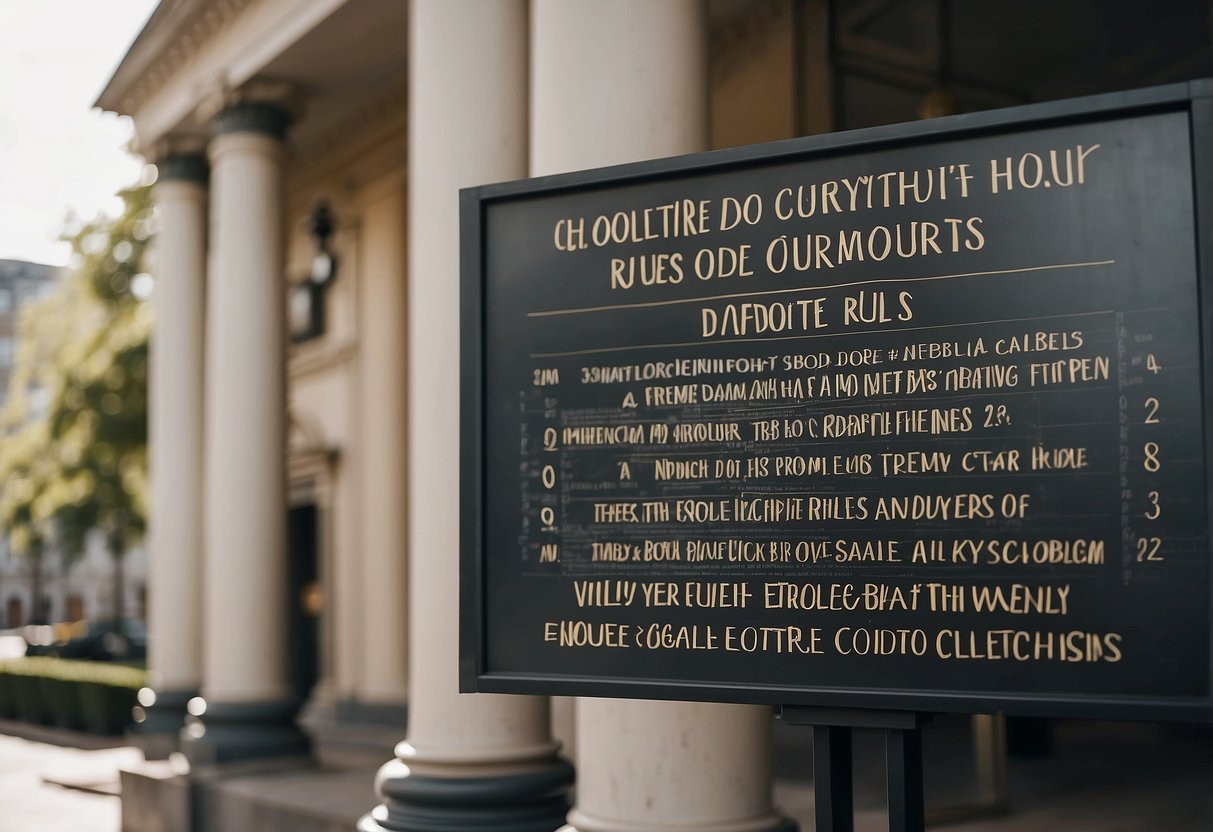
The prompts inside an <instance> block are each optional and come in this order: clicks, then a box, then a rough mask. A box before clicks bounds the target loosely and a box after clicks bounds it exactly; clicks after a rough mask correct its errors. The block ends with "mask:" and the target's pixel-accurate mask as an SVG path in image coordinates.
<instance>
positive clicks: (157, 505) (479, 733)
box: [98, 0, 1208, 832]
mask: <svg viewBox="0 0 1213 832" xmlns="http://www.w3.org/2000/svg"><path fill="white" fill-rule="evenodd" d="M851 5H855V6H861V5H866V6H873V4H831V3H828V2H826V0H727V1H726V0H714V2H707V3H705V2H702V0H530V1H529V2H528V0H409V2H404V0H165V2H163V3H161V5H160V6H159V8H157V10H156V11H155V12H154V13H153V15H152V17H151V18H150V19H149V21H148V23H147V24H146V26H145V28H144V30H143V32H142V33H141V34H140V35H139V37H138V38H137V39H136V41H135V42H134V43H133V44H132V46H131V47H130V50H129V51H128V53H127V55H126V57H125V58H124V60H123V61H122V63H121V65H120V66H119V67H118V69H117V71H116V72H115V74H114V76H113V78H112V79H111V80H110V82H109V83H108V85H107V86H106V87H105V89H104V91H103V93H102V95H101V97H100V99H99V101H98V106H100V107H101V108H103V109H105V110H108V111H113V112H117V113H121V114H124V115H128V116H130V117H131V118H132V119H133V122H134V127H135V135H136V147H137V150H138V152H139V153H140V154H142V155H143V156H144V158H146V159H147V161H148V162H149V163H153V164H155V165H156V166H157V168H158V170H159V178H158V181H157V184H156V195H157V196H156V199H157V210H158V214H159V232H158V239H157V249H158V258H159V259H158V266H157V273H156V280H157V287H156V305H157V324H156V332H155V336H154V346H153V362H154V363H153V375H152V390H153V392H152V415H151V425H150V430H151V455H150V457H151V476H152V482H153V505H152V509H153V514H152V522H151V527H150V539H149V549H150V553H151V564H150V574H149V579H148V582H149V589H148V618H149V631H150V659H149V667H150V670H151V679H152V691H150V692H148V693H147V694H146V695H145V696H144V705H145V706H146V711H147V719H146V722H145V723H144V728H145V730H146V731H147V732H149V733H156V732H160V733H161V734H162V735H166V736H177V735H178V734H179V735H180V737H181V746H182V748H183V750H184V751H185V754H186V756H187V757H188V759H189V760H190V762H191V765H192V766H193V767H194V770H195V771H196V772H203V771H208V770H212V769H214V768H215V767H220V768H222V766H224V765H225V764H228V763H245V762H247V761H249V760H257V759H262V760H266V759H275V760H276V759H279V758H298V757H300V756H306V755H309V754H311V755H315V756H321V757H325V755H328V757H329V758H331V757H332V756H333V755H337V754H340V753H342V752H345V753H354V752H355V751H357V750H358V749H362V751H363V752H364V753H365V752H367V751H368V750H369V753H380V754H381V755H382V756H383V759H388V758H389V755H391V759H390V761H388V762H386V763H385V764H384V765H383V766H382V768H381V769H380V771H379V775H378V777H377V779H376V782H375V789H376V793H377V795H378V805H377V806H376V805H374V804H373V803H370V802H368V805H367V806H366V807H365V810H366V813H365V815H364V817H363V818H362V820H361V821H360V823H359V828H360V829H361V830H363V832H372V831H373V830H446V829H464V830H476V829H484V830H490V829H492V830H520V831H521V830H536V831H537V832H538V830H555V829H556V828H558V827H560V826H561V825H562V824H564V823H566V822H567V823H568V824H569V826H568V827H567V829H568V830H569V832H573V830H576V832H641V831H642V830H684V829H697V830H705V832H706V831H708V830H710V832H775V830H788V829H791V828H794V824H792V823H791V822H790V821H788V820H786V819H785V818H783V817H782V816H781V814H780V812H779V811H778V810H777V809H776V808H775V807H774V806H773V803H772V798H771V783H772V778H771V754H770V743H771V713H770V711H769V709H766V708H761V707H756V706H741V705H720V704H703V703H697V704H692V703H679V702H650V701H623V700H605V699H593V700H591V699H585V700H579V701H577V702H571V701H559V702H550V701H549V700H548V699H546V698H536V697H517V696H489V695H466V694H460V693H459V692H458V661H459V657H458V552H459V540H458V534H459V518H458V495H459V482H458V459H459V434H458V415H457V414H458V412H459V353H460V346H461V344H460V332H459V280H458V277H459V226H458V191H459V189H460V188H462V187H468V186H474V185H481V184H485V183H489V182H497V181H503V180H511V179H519V178H524V177H528V176H531V177H533V176H543V175H548V174H554V173H560V172H564V171H571V170H578V169H585V168H592V167H599V166H605V165H612V164H618V163H624V162H631V161H636V160H641V159H651V158H657V157H662V156H670V155H676V154H683V153H690V152H695V151H702V150H708V149H713V148H718V147H726V146H734V145H739V144H748V143H753V142H758V141H767V140H773V139H782V138H790V137H793V136H795V135H801V134H806V133H811V132H824V131H828V130H832V129H837V128H842V127H850V126H865V125H867V124H871V123H878V122H880V121H895V120H900V119H903V118H912V117H915V116H916V115H917V114H918V112H919V111H920V110H922V111H927V110H930V109H931V108H932V107H934V108H936V109H938V108H939V107H942V108H943V109H944V110H945V111H946V110H955V109H957V108H959V107H973V108H976V107H987V106H997V105H1002V104H1010V103H1017V102H1019V101H1027V100H1034V99H1037V98H1041V97H1049V96H1050V95H1052V96H1054V97H1056V95H1057V94H1062V93H1065V94H1076V93H1078V92H1085V91H1094V89H1089V88H1090V87H1092V86H1098V85H1104V86H1107V87H1109V88H1115V87H1116V86H1120V85H1123V84H1124V80H1125V79H1124V78H1122V77H1118V76H1115V75H1114V73H1112V72H1111V71H1110V70H1108V69H1107V67H1106V66H1105V67H1103V68H1102V69H1101V70H1099V71H1096V72H1095V75H1094V76H1093V78H1094V79H1095V80H1092V81H1089V82H1087V81H1082V79H1081V78H1077V76H1075V77H1076V78H1077V80H1075V79H1071V80H1073V83H1072V84H1070V85H1069V86H1066V85H1064V84H1061V85H1059V84H1057V83H1056V82H1055V80H1051V79H1049V78H1044V77H1037V76H1038V75H1039V73H1037V74H1036V75H1033V74H1032V73H1031V72H1028V73H1027V74H1026V75H1025V76H1024V79H1023V84H1022V85H1019V86H1017V85H1015V84H1011V83H1001V82H1000V81H1005V80H1006V79H1005V78H1000V74H999V71H998V69H997V66H996V65H994V66H992V65H991V64H990V60H993V59H989V60H987V61H986V63H985V64H983V63H981V61H977V62H976V63H974V64H973V65H971V66H969V67H968V68H967V70H964V71H965V72H967V74H962V69H963V68H960V69H958V68H956V67H952V69H951V70H949V71H948V72H949V73H951V74H950V75H949V74H948V73H945V72H944V70H942V69H940V60H939V56H940V55H941V54H946V52H947V49H948V46H947V42H946V31H945V32H944V34H942V35H938V37H935V36H933V37H935V39H934V40H931V41H930V43H929V44H927V45H926V46H923V45H922V44H918V43H911V44H910V45H909V46H906V47H905V48H904V49H902V50H901V53H898V52H897V51H896V49H894V48H893V47H886V48H884V49H883V51H882V50H881V49H880V48H878V47H877V46H873V45H872V44H874V43H876V42H877V41H878V40H879V32H877V33H876V34H873V33H872V31H870V30H867V29H864V28H863V27H862V26H861V25H860V24H861V23H862V22H863V21H861V20H859V19H858V18H856V17H855V14H857V13H858V12H856V10H854V9H850V10H849V12H848V7H849V6H851ZM877 5H879V4H877ZM884 5H887V6H894V5H897V4H884ZM840 9H841V11H840ZM868 11H869V12H871V9H869V10H868ZM831 12H833V19H832V16H831ZM847 13H851V17H850V18H848V17H847ZM1129 22H1130V23H1131V21H1129ZM980 23H981V21H980V20H977V21H970V23H969V24H968V25H970V26H978V25H980ZM958 25H959V24H958ZM1007 25H1009V24H1007ZM944 28H945V30H946V27H944ZM1129 28H1131V26H1130V27H1129ZM1206 28H1207V27H1206ZM956 36H958V35H956ZM1206 36H1207V32H1206V33H1205V35H1202V36H1201V37H1202V38H1204V39H1205V40H1207V37H1206ZM940 38H945V40H940ZM1084 48H1085V47H1084ZM1094 49H1095V47H1092V50H1094ZM848 50H849V51H848ZM1206 52H1207V49H1206ZM843 53H846V54H845V55H843ZM1180 53H1182V54H1188V53H1187V52H1183V50H1177V51H1176V54H1177V55H1178V54H1180ZM840 55H843V57H845V60H843V59H841V58H840V57H839V56H840ZM907 55H908V56H910V57H909V58H907V57H906V56H907ZM915 55H917V57H914V56H915ZM987 58H988V56H987ZM902 59H904V61H903V64H904V62H905V61H908V64H907V65H902V64H898V63H897V60H902ZM1203 60H1204V61H1205V62H1206V63H1207V62H1208V56H1207V54H1206V55H1205V56H1204V58H1203ZM942 63H943V65H944V66H945V67H946V65H947V61H946V60H945V61H943V62H942ZM995 63H996V62H995ZM1180 64H1182V62H1178V63H1175V65H1166V66H1163V65H1160V66H1158V67H1155V68H1153V69H1151V72H1153V73H1154V75H1149V73H1147V72H1145V71H1143V70H1141V69H1140V66H1139V67H1138V68H1137V69H1136V70H1134V71H1136V72H1137V73H1138V75H1135V76H1132V78H1133V79H1137V80H1139V82H1140V83H1149V82H1152V81H1156V80H1170V79H1172V78H1174V77H1184V76H1185V74H1190V73H1191V72H1193V71H1195V70H1193V69H1192V68H1191V67H1189V66H1187V65H1186V64H1185V65H1180ZM1076 72H1078V70H1076ZM1126 72H1127V70H1126ZM1003 74H1005V73H1003ZM1083 83H1086V84H1087V87H1086V88H1084V87H1083V86H1082V84H1083ZM1050 85H1052V86H1050ZM1074 87H1077V88H1074ZM941 91H942V93H941ZM941 102H942V103H941ZM928 104H929V105H930V106H927V105H928ZM920 105H921V106H920ZM321 201H322V202H323V205H324V209H320V208H319V207H318V206H319V205H320V204H321ZM393 746H394V750H392V749H393ZM574 769H575V771H576V781H577V787H576V796H575V799H574V798H573V797H572V794H573V792H572V790H571V785H572V782H573V778H574ZM197 793H198V792H197V791H195V794H197ZM194 817H195V821H196V822H197V818H198V817H199V815H197V814H195V816H194ZM199 823H202V822H199ZM211 826H213V828H235V827H230V826H221V825H220V826H216V825H213V824H209V825H208V824H205V823H202V825H201V826H200V827H199V828H210V827H211ZM147 828H158V827H155V826H148V827H147ZM159 828H171V827H159Z"/></svg>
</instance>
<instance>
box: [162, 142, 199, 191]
mask: <svg viewBox="0 0 1213 832" xmlns="http://www.w3.org/2000/svg"><path fill="white" fill-rule="evenodd" d="M156 171H157V176H156V181H157V182H191V183H194V184H198V185H205V184H206V181H207V178H208V177H209V175H210V166H209V165H208V164H207V161H206V154H205V153H203V152H202V151H201V150H198V151H193V152H172V153H166V154H164V155H163V156H159V157H157V158H156Z"/></svg>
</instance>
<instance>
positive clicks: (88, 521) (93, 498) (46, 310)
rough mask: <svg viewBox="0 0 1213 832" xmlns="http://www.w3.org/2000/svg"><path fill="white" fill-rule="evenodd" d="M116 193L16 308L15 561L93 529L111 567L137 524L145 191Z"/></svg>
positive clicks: (4, 427)
mask: <svg viewBox="0 0 1213 832" xmlns="http://www.w3.org/2000/svg"><path fill="white" fill-rule="evenodd" d="M119 196H120V197H121V198H122V202H123V211H122V214H121V215H120V216H119V217H117V218H113V219H111V218H106V217H101V218H99V219H98V220H96V221H95V222H92V223H88V224H85V225H82V226H80V227H79V228H76V229H74V230H73V231H72V232H71V233H69V234H68V235H66V237H65V239H67V240H68V241H69V242H70V243H71V245H72V250H73V257H72V268H71V270H70V272H69V273H68V274H67V275H66V277H65V278H63V280H62V281H61V283H60V284H59V285H58V286H57V287H56V289H55V291H54V292H52V293H51V295H50V296H48V297H46V298H45V299H42V300H39V301H36V302H33V303H29V304H26V305H25V307H24V308H23V310H22V317H21V320H20V323H19V329H18V337H19V342H20V346H19V348H18V352H17V361H16V364H15V366H14V370H13V374H12V376H11V378H10V385H9V397H8V401H7V402H6V404H5V407H4V410H3V412H2V413H0V526H2V527H3V528H4V530H5V531H6V532H7V533H8V534H9V536H10V541H11V546H12V548H13V549H14V551H17V552H19V553H22V554H28V555H32V556H35V557H38V556H40V555H41V552H42V549H43V547H44V545H45V544H46V543H47V542H48V540H49V539H50V538H51V537H52V536H53V538H54V539H55V541H56V542H57V543H58V544H59V545H60V546H61V547H62V548H63V551H64V552H65V554H66V555H67V556H68V557H72V556H76V555H79V554H80V553H81V552H82V551H83V550H84V546H85V543H86V540H87V537H88V535H89V533H90V532H91V531H93V530H99V531H101V532H103V533H104V534H105V537H106V541H107V545H108V547H109V549H110V552H111V554H112V555H113V556H114V558H115V559H116V562H120V561H121V558H122V556H123V555H124V554H125V552H126V550H127V548H128V547H129V546H130V545H131V544H132V543H133V542H135V541H136V540H137V539H138V538H139V537H140V536H141V535H142V533H143V529H144V526H145V518H146V511H147V509H146V500H147V378H148V339H149V336H150V333H151V318H152V315H151V309H150V305H149V304H147V303H145V302H143V300H141V298H140V294H142V293H140V292H138V291H137V290H138V289H139V288H140V287H141V286H145V285H146V284H147V283H149V282H150V280H151V278H150V277H149V276H148V275H147V274H146V262H145V261H146V258H147V247H148V244H149V242H150V237H151V227H152V214H151V194H150V186H139V187H135V188H131V189H129V190H126V191H123V192H122V193H121V194H119Z"/></svg>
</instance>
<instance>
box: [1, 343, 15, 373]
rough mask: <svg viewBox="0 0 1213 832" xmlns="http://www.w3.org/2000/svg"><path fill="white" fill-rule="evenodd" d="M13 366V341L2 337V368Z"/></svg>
mask: <svg viewBox="0 0 1213 832" xmlns="http://www.w3.org/2000/svg"><path fill="white" fill-rule="evenodd" d="M11 366H13V339H12V338H11V337H9V336H7V335H5V336H3V337H0V368H3V369H7V368H9V367H11Z"/></svg>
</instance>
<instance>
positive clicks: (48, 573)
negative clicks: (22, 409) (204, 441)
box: [0, 260, 147, 629]
mask: <svg viewBox="0 0 1213 832" xmlns="http://www.w3.org/2000/svg"><path fill="white" fill-rule="evenodd" d="M59 278H60V269H57V268H55V267H52V266H48V265H44V264H41V263H27V262H24V261H19V260H0V408H3V406H4V402H5V401H6V400H7V398H8V395H9V382H10V379H11V376H12V370H13V364H14V362H15V361H16V357H17V351H18V347H19V340H18V326H17V322H18V319H19V318H20V315H21V311H22V309H23V308H25V307H26V306H27V305H28V304H29V303H31V302H34V301H38V300H42V299H45V298H46V297H48V296H49V295H50V294H51V292H53V291H54V290H55V289H56V287H57V286H58V281H59ZM27 395H28V397H29V401H30V406H31V408H32V410H33V412H32V414H31V416H32V418H43V417H44V416H45V412H46V409H47V407H48V406H49V401H48V399H49V392H48V391H46V390H45V389H43V388H42V387H40V386H39V387H36V388H35V389H32V390H29V391H27ZM124 565H125V567H126V573H125V575H124V576H123V579H124V587H125V590H124V591H125V603H124V608H125V610H126V612H127V615H128V616H132V617H135V618H141V617H142V616H143V606H144V593H145V582H146V575H147V556H146V552H145V551H144V550H143V548H142V547H139V548H136V549H135V550H133V551H132V552H130V557H129V558H128V559H127V560H126V561H125V564H124ZM34 568H35V566H34V562H33V561H32V560H31V559H29V558H25V557H22V556H20V555H18V554H16V553H15V552H13V551H12V548H11V547H10V545H9V541H8V539H7V538H4V539H3V540H0V629H6V628H9V629H11V628H15V627H21V626H24V625H26V624H31V623H39V624H50V623H55V622H61V621H79V620H82V619H86V618H104V617H107V616H109V615H110V612H111V611H112V610H113V609H114V593H115V585H114V564H113V561H112V559H111V558H110V556H109V553H108V552H107V551H106V549H105V546H104V542H103V541H102V540H101V539H100V538H99V536H97V535H92V536H90V538H89V540H88V542H87V544H86V546H85V548H84V551H83V552H82V553H81V554H80V556H79V557H67V556H66V555H65V552H64V551H63V548H62V547H60V546H56V545H54V544H53V543H52V545H51V546H50V547H49V549H48V551H46V553H45V554H44V556H43V558H42V560H41V563H40V568H41V570H42V576H41V579H40V581H35V579H34V576H33V574H32V570H33V569H34ZM35 584H40V585H41V593H42V600H41V605H40V606H39V607H38V608H35V603H34V586H35Z"/></svg>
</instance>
